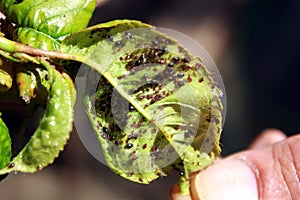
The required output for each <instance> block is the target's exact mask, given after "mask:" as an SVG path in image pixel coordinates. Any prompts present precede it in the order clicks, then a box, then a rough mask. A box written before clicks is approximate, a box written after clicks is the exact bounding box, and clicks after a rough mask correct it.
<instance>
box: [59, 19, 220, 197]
mask: <svg viewBox="0 0 300 200" xmlns="http://www.w3.org/2000/svg"><path fill="white" fill-rule="evenodd" d="M124 23H125V24H126V23H130V21H126V22H122V21H116V22H114V23H111V26H112V27H111V28H110V26H108V27H107V26H103V25H99V26H98V27H99V28H97V29H93V30H94V31H93V30H91V31H90V34H89V32H86V31H82V32H81V33H80V34H79V33H75V34H74V35H71V36H70V38H68V37H67V38H66V39H65V41H63V44H67V45H69V46H68V47H70V45H73V46H72V51H70V52H74V53H75V52H77V53H78V54H81V55H84V53H88V54H87V56H86V58H85V60H84V62H85V63H86V64H88V65H90V66H92V67H93V68H94V69H96V70H97V71H98V72H100V73H101V75H102V76H101V77H100V78H99V80H98V83H99V85H98V90H97V92H96V94H94V93H95V90H94V93H93V91H92V93H89V92H90V91H91V89H90V87H94V85H95V79H94V78H91V77H87V80H88V82H89V83H88V87H87V91H89V92H88V94H89V95H90V97H89V98H86V99H85V104H86V105H87V112H88V115H89V117H90V119H91V121H92V124H93V126H94V128H95V131H96V134H97V135H98V139H99V141H100V143H101V146H102V149H103V154H104V156H105V159H106V162H107V164H108V166H109V167H110V168H111V169H112V170H113V171H114V172H115V173H117V174H119V175H120V176H122V177H124V178H126V179H129V180H131V181H135V182H139V183H149V182H151V181H152V180H154V179H156V178H158V177H160V176H164V175H166V174H167V173H168V172H169V171H170V169H171V168H174V169H176V170H178V171H179V172H180V173H179V174H181V176H182V177H183V178H182V184H183V187H182V193H188V185H187V184H188V181H187V180H188V178H189V174H191V173H192V172H195V171H199V170H201V169H203V168H205V167H206V166H208V165H209V164H211V163H212V162H213V160H214V159H215V154H217V155H218V154H219V153H220V147H219V139H220V133H221V130H222V116H221V110H222V104H221V101H220V98H219V97H220V95H221V92H220V90H219V89H218V87H217V85H216V83H215V82H214V81H213V79H212V78H211V75H210V73H209V72H208V70H207V69H206V67H205V66H204V64H203V62H202V60H201V59H200V58H197V57H194V56H192V55H190V54H189V53H188V52H187V50H185V49H184V48H183V47H181V46H180V45H179V44H178V43H177V41H175V40H173V39H171V38H169V37H168V36H166V35H164V34H162V33H159V32H157V31H156V30H154V29H153V28H149V26H144V27H143V28H136V29H128V28H127V29H125V30H121V29H118V28H117V27H119V26H120V27H123V24H124ZM135 23H136V22H135ZM95 30H97V32H96V31H95ZM91 33H94V34H93V35H91ZM88 36H91V37H88ZM92 74H93V72H92Z"/></svg>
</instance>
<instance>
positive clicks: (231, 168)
mask: <svg viewBox="0 0 300 200" xmlns="http://www.w3.org/2000/svg"><path fill="white" fill-rule="evenodd" d="M171 197H172V199H173V200H188V199H193V200H194V199H195V200H198V199H201V200H214V199H216V200H220V199H225V200H227V199H228V200H256V199H261V200H286V199H292V200H298V199H300V134H298V135H295V136H293V137H290V138H286V136H285V135H284V133H282V132H281V131H279V130H274V129H272V130H266V131H264V132H263V133H262V134H261V135H260V136H259V137H258V138H257V139H256V140H255V141H254V142H253V144H252V145H250V147H249V149H248V150H246V151H242V152H238V153H236V154H233V155H231V156H229V157H227V158H224V159H220V160H218V161H216V163H215V164H214V165H212V166H211V167H208V168H207V169H206V170H204V171H202V172H201V173H198V174H196V175H195V176H193V177H192V178H191V197H189V196H181V195H180V194H179V189H178V186H177V185H174V186H173V188H172V191H171Z"/></svg>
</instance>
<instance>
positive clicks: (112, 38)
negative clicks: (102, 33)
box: [107, 34, 114, 42]
mask: <svg viewBox="0 0 300 200" xmlns="http://www.w3.org/2000/svg"><path fill="white" fill-rule="evenodd" d="M107 39H108V40H109V41H111V42H113V41H114V37H113V36H112V35H110V34H109V35H108V36H107Z"/></svg>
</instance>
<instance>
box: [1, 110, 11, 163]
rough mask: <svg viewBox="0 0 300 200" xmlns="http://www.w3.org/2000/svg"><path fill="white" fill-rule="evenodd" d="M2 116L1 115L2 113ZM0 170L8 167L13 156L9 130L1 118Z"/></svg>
mask: <svg viewBox="0 0 300 200" xmlns="http://www.w3.org/2000/svg"><path fill="white" fill-rule="evenodd" d="M0 116H1V113H0ZM0 144H1V145H0V169H2V168H4V167H6V166H7V165H8V164H9V161H10V159H11V156H12V152H11V139H10V135H9V132H8V128H7V126H6V125H5V123H4V122H3V120H2V119H1V118H0Z"/></svg>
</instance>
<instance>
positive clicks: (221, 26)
mask: <svg viewBox="0 0 300 200" xmlns="http://www.w3.org/2000/svg"><path fill="white" fill-rule="evenodd" d="M125 18H127V19H137V20H141V21H143V22H146V23H149V24H152V25H154V26H158V27H164V28H169V29H173V30H176V31H179V32H182V33H184V34H186V35H188V36H190V37H192V38H194V39H195V40H196V41H198V42H199V43H200V44H201V45H202V46H203V47H204V48H205V49H206V50H207V51H208V53H209V54H210V55H211V57H212V58H213V60H214V61H215V63H216V64H217V66H218V68H219V70H220V73H221V75H222V77H223V81H224V84H225V88H226V94H227V114H226V120H225V126H224V131H223V134H222V139H221V142H222V148H223V153H222V155H223V156H226V155H228V154H230V153H232V152H236V151H238V150H241V149H244V148H247V146H248V145H249V143H250V142H251V141H252V140H253V139H254V138H255V136H256V135H257V134H259V133H260V131H262V130H263V129H266V128H279V129H281V130H283V131H284V132H285V133H286V134H288V135H293V134H296V133H299V132H300V124H299V122H300V114H299V113H300V105H299V100H300V93H299V88H298V87H299V86H300V78H299V77H298V76H299V75H300V37H299V36H300V1H297V0H286V1H279V0H272V1H271V0H263V1H262V0H230V1H221V0H210V1H204V0H185V1H179V0H160V1H159V0H140V1H133V0H106V1H101V0H100V1H99V6H98V8H97V9H96V12H95V14H94V17H93V19H92V21H91V25H93V24H97V23H101V22H106V21H110V20H113V19H125ZM0 108H1V110H0V111H1V112H3V113H4V112H6V113H7V114H6V116H3V118H4V120H6V122H7V123H8V124H9V125H10V127H13V128H17V126H16V124H18V123H19V121H20V119H19V118H21V117H23V113H22V112H21V111H20V109H18V108H16V109H9V110H8V109H7V107H6V106H5V105H4V104H2V105H1V106H0ZM9 111H10V112H9ZM175 182H176V176H175V175H171V176H169V177H167V178H162V179H160V180H158V181H155V182H153V183H152V184H150V185H146V186H145V185H139V184H136V183H132V182H129V181H127V180H123V179H122V178H120V177H118V176H117V175H115V174H113V173H112V172H110V170H109V169H108V168H107V167H106V166H104V165H103V164H101V163H99V162H98V161H97V160H96V159H94V158H93V157H92V156H91V155H90V154H89V153H88V152H87V150H86V149H85V148H84V146H83V145H82V143H81V141H80V139H79V137H78V136H77V133H76V131H74V133H73V134H72V137H71V140H70V142H69V144H68V145H67V146H66V149H65V151H64V152H63V153H62V154H61V156H60V157H59V158H58V159H57V160H56V161H55V163H54V164H53V165H51V166H50V167H48V168H46V169H45V170H43V171H42V172H39V173H36V174H34V175H30V174H25V175H24V174H17V175H15V174H11V175H9V177H8V178H6V179H5V180H4V181H2V182H1V183H0V195H1V199H11V200H48V199H49V200H50V199H51V200H53V199H56V200H83V199H86V200H96V199H97V200H99V199H104V200H148V199H149V200H150V199H158V200H164V199H168V194H169V190H170V187H171V185H172V184H174V183H175ZM212 187H214V186H212Z"/></svg>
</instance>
